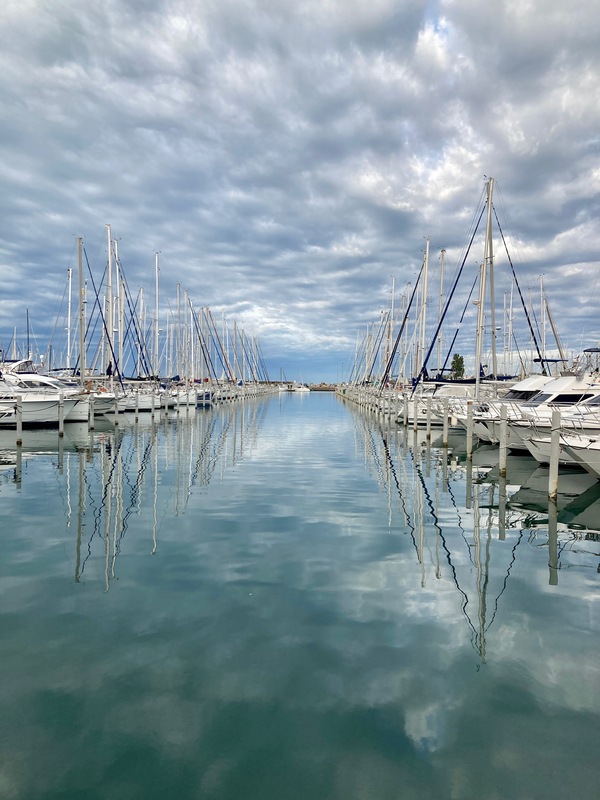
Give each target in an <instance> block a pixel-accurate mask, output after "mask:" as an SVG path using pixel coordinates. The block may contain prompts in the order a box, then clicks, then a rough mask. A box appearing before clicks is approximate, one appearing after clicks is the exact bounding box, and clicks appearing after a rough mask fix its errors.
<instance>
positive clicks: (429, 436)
mask: <svg viewBox="0 0 600 800" xmlns="http://www.w3.org/2000/svg"><path fill="white" fill-rule="evenodd" d="M430 439H431V397H428V398H427V440H428V441H429V440H430Z"/></svg>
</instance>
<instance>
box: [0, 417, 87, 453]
mask: <svg viewBox="0 0 600 800" xmlns="http://www.w3.org/2000/svg"><path fill="white" fill-rule="evenodd" d="M15 439H16V437H15V432H14V431H7V430H0V454H4V455H6V454H8V453H15V452H16V450H17V445H16V440H15ZM21 439H22V442H23V443H22V445H20V449H21V452H22V453H38V454H41V453H57V452H58V451H59V449H60V450H64V451H65V452H68V451H72V452H76V451H78V450H84V449H86V448H89V447H91V442H92V434H91V432H90V429H89V427H88V425H87V423H85V422H71V423H69V425H66V426H65V432H64V436H62V437H59V435H58V431H57V429H56V428H32V429H29V430H24V431H23V434H22V437H21Z"/></svg>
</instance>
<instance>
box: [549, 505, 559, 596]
mask: <svg viewBox="0 0 600 800" xmlns="http://www.w3.org/2000/svg"><path fill="white" fill-rule="evenodd" d="M548 570H549V575H548V585H549V586H558V507H557V505H556V503H555V501H554V500H548Z"/></svg>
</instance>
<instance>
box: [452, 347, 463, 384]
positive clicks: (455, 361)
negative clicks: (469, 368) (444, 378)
mask: <svg viewBox="0 0 600 800" xmlns="http://www.w3.org/2000/svg"><path fill="white" fill-rule="evenodd" d="M450 373H451V375H452V377H453V378H454V380H458V379H459V378H464V376H465V360H464V358H463V357H462V356H461V355H460V354H459V353H454V355H453V356H452V363H451V364H450Z"/></svg>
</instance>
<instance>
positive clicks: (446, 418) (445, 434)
mask: <svg viewBox="0 0 600 800" xmlns="http://www.w3.org/2000/svg"><path fill="white" fill-rule="evenodd" d="M443 408H444V427H443V429H442V445H443V446H444V447H448V422H449V416H450V412H449V409H448V398H447V397H444V404H443Z"/></svg>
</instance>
